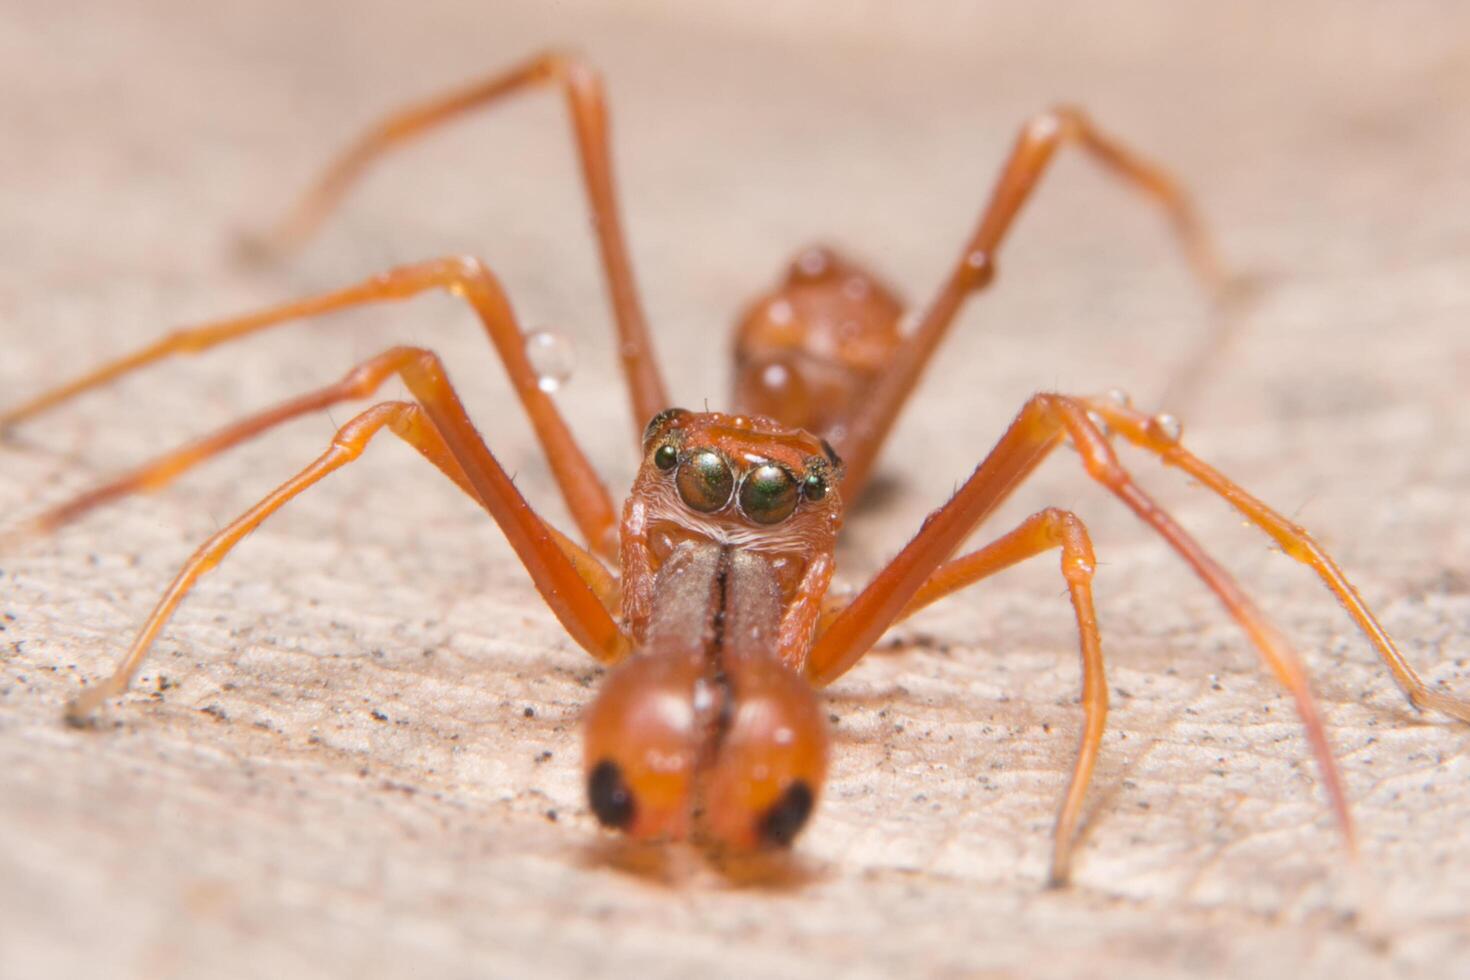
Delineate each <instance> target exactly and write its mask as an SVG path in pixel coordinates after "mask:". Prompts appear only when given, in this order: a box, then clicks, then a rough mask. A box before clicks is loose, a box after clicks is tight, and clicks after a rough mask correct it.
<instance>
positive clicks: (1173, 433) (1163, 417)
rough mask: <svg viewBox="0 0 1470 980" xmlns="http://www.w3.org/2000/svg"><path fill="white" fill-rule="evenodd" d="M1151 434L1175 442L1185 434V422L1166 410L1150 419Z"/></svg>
mask: <svg viewBox="0 0 1470 980" xmlns="http://www.w3.org/2000/svg"><path fill="white" fill-rule="evenodd" d="M1148 429H1149V434H1150V435H1153V436H1156V437H1157V438H1159V439H1162V440H1164V441H1165V442H1169V443H1174V442H1178V441H1179V439H1180V438H1181V437H1182V436H1183V435H1184V423H1183V422H1180V421H1179V420H1178V419H1177V418H1175V417H1174V416H1172V415H1169V414H1168V413H1165V412H1160V413H1159V414H1158V415H1155V416H1154V417H1153V418H1151V419H1149V420H1148Z"/></svg>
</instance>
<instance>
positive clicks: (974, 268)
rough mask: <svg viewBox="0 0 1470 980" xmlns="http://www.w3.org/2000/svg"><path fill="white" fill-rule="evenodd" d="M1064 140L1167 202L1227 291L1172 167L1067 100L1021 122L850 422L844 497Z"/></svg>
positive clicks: (1211, 285)
mask: <svg viewBox="0 0 1470 980" xmlns="http://www.w3.org/2000/svg"><path fill="white" fill-rule="evenodd" d="M1064 144H1066V145H1075V146H1078V147H1080V148H1081V149H1082V150H1084V151H1085V152H1086V153H1087V155H1088V156H1090V157H1091V158H1092V159H1093V160H1095V161H1096V162H1097V163H1099V164H1100V165H1101V166H1102V167H1103V168H1104V169H1105V170H1107V171H1108V172H1109V173H1111V174H1113V175H1114V176H1116V177H1118V178H1119V179H1121V180H1123V181H1124V182H1126V183H1128V184H1130V185H1132V186H1133V187H1134V188H1135V189H1137V190H1138V191H1139V192H1140V193H1142V194H1143V195H1144V196H1145V197H1147V198H1149V199H1150V200H1152V201H1153V202H1154V203H1156V204H1157V205H1158V206H1159V207H1161V208H1162V209H1163V210H1164V212H1165V214H1166V215H1167V217H1168V219H1169V222H1170V224H1171V225H1172V226H1173V229H1174V233H1175V236H1176V238H1177V239H1178V241H1179V247H1180V248H1181V249H1182V250H1183V252H1184V253H1185V256H1186V257H1187V258H1188V260H1189V263H1190V266H1191V267H1192V268H1193V269H1194V272H1195V275H1196V276H1197V277H1198V278H1199V280H1200V282H1201V283H1203V284H1204V286H1205V287H1206V288H1207V289H1208V290H1210V292H1211V293H1212V294H1214V295H1216V296H1219V295H1221V293H1222V291H1223V288H1224V286H1225V276H1224V273H1223V271H1222V266H1221V263H1220V260H1219V258H1218V257H1217V256H1216V253H1215V248H1214V245H1213V244H1212V242H1211V240H1210V237H1209V235H1208V234H1206V232H1205V229H1204V225H1203V223H1202V222H1201V220H1200V218H1199V215H1198V213H1197V211H1196V209H1195V206H1194V203H1193V201H1192V200H1191V199H1190V197H1189V195H1188V194H1186V193H1185V192H1184V190H1182V189H1181V187H1180V185H1179V183H1178V182H1177V181H1176V180H1175V179H1174V178H1173V177H1172V176H1171V175H1170V174H1169V173H1168V172H1167V171H1165V170H1164V169H1163V168H1162V167H1160V166H1158V165H1157V164H1154V163H1153V162H1151V161H1149V160H1147V159H1145V158H1144V157H1142V156H1139V155H1138V154H1137V153H1135V152H1133V151H1132V150H1130V149H1129V148H1128V147H1126V146H1124V145H1123V144H1121V143H1119V142H1118V141H1117V140H1115V139H1113V138H1112V137H1111V136H1109V135H1107V134H1106V133H1104V132H1102V131H1101V130H1099V129H1098V128H1097V127H1096V126H1095V125H1094V124H1093V122H1092V120H1091V119H1090V118H1089V117H1088V116H1087V114H1086V113H1084V112H1083V111H1082V110H1080V109H1076V108H1072V107H1067V106H1062V107H1058V108H1055V109H1052V110H1051V111H1050V112H1044V113H1042V114H1040V115H1038V116H1036V117H1034V118H1032V119H1031V120H1029V121H1028V122H1027V123H1026V124H1025V125H1024V126H1022V127H1021V133H1020V135H1019V136H1018V137H1017V140H1016V145H1015V148H1014V149H1013V150H1012V151H1011V155H1010V157H1009V158H1008V159H1007V160H1006V163H1005V166H1004V167H1003V168H1002V169H1001V172H1000V176H999V177H998V178H997V180H996V182H995V185H994V188H993V190H992V191H991V195H990V200H989V202H988V203H987V204H986V206H985V210H984V211H983V212H982V213H981V217H980V223H979V225H978V226H977V227H976V228H975V231H974V233H973V234H972V235H971V236H970V238H969V240H968V241H966V242H965V245H964V248H962V249H961V250H960V256H959V260H958V262H956V263H955V266H954V268H953V269H952V270H951V271H950V273H949V277H948V278H947V279H946V280H945V282H944V285H943V286H941V287H940V290H939V293H938V295H936V296H935V297H934V299H933V300H932V301H931V302H930V304H929V306H928V307H927V308H925V309H924V310H923V312H922V315H921V317H920V319H919V321H918V323H917V325H916V326H915V327H914V329H913V332H912V333H911V334H910V335H909V338H908V340H907V341H906V342H905V343H904V345H903V346H902V347H900V348H899V349H898V351H897V352H896V353H895V354H894V357H893V361H892V364H891V365H890V366H889V367H888V369H887V370H886V371H885V372H884V374H883V375H882V376H881V377H880V378H879V380H878V382H877V384H876V385H875V387H874V389H873V392H872V396H871V397H870V398H868V399H867V400H866V401H865V402H864V405H863V408H862V411H861V412H860V414H858V415H857V417H856V418H854V419H853V421H852V422H851V424H850V426H849V428H848V433H849V435H848V437H847V438H846V439H844V440H843V442H842V444H841V445H839V446H838V447H837V449H838V451H839V452H840V453H841V454H842V458H843V459H844V460H845V461H846V463H847V476H846V478H845V479H844V483H843V494H844V496H845V497H846V499H849V500H855V499H857V497H856V493H855V491H858V490H860V489H861V488H862V486H863V484H864V483H865V482H866V481H867V478H868V475H869V473H870V471H871V468H872V466H873V463H874V461H875V458H876V457H877V455H878V452H879V451H880V450H881V449H882V447H883V443H884V440H885V439H886V438H887V436H888V433H889V431H890V429H891V428H892V427H893V423H894V421H895V420H896V419H897V418H898V413H899V412H900V411H902V409H903V406H904V404H905V403H906V402H907V401H908V398H909V395H911V394H912V393H913V390H914V387H915V385H917V384H918V381H919V376H920V375H921V374H922V373H923V371H924V368H925V367H926V366H927V364H928V363H929V360H930V358H932V357H933V356H934V352H935V350H937V349H938V347H939V344H940V342H941V341H943V339H944V337H945V334H947V333H948V332H949V328H950V325H951V324H952V323H953V322H954V319H955V316H956V315H957V314H958V313H959V310H960V307H961V306H962V305H963V304H964V301H965V299H966V298H967V297H968V296H970V295H971V294H972V293H976V292H979V291H980V290H982V289H984V288H985V287H986V286H988V285H989V284H990V282H991V280H992V279H993V278H994V277H995V268H996V257H997V255H998V254H999V252H1000V248H1001V246H1002V245H1003V244H1004V242H1005V238H1006V235H1007V233H1008V232H1009V231H1010V228H1011V224H1012V222H1013V221H1014V220H1015V217H1016V215H1017V214H1018V213H1019V212H1020V210H1021V208H1022V207H1023V206H1024V205H1025V204H1026V202H1027V201H1028V200H1029V199H1030V198H1031V195H1032V193H1033V192H1034V191H1035V189H1036V185H1037V182H1038V181H1040V179H1041V176H1042V174H1043V173H1045V172H1046V169H1047V167H1048V165H1049V164H1050V163H1051V161H1052V159H1053V157H1054V156H1055V154H1056V151H1057V150H1058V149H1059V148H1060V147H1061V146H1063V145H1064Z"/></svg>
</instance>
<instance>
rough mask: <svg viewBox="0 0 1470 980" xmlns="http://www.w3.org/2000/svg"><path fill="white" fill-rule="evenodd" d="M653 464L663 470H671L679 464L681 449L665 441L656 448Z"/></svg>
mask: <svg viewBox="0 0 1470 980" xmlns="http://www.w3.org/2000/svg"><path fill="white" fill-rule="evenodd" d="M653 465H654V466H657V467H658V468H659V469H661V470H671V469H673V468H674V467H675V466H678V465H679V450H677V449H675V448H674V447H673V445H671V444H670V443H667V442H666V443H664V444H663V445H662V446H659V447H658V449H656V450H654V453H653Z"/></svg>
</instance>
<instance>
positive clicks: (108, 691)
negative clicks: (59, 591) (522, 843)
mask: <svg viewBox="0 0 1470 980" xmlns="http://www.w3.org/2000/svg"><path fill="white" fill-rule="evenodd" d="M369 365H370V366H372V367H374V368H375V369H378V370H383V369H385V368H386V369H387V370H391V371H392V372H393V373H397V374H398V375H400V376H401V377H402V378H403V380H404V383H405V384H406V385H407V386H408V389H409V391H410V392H411V393H412V394H413V396H414V398H415V399H416V401H415V403H408V402H382V403H380V404H378V405H375V406H373V407H372V408H369V409H368V410H367V411H365V412H363V413H362V414H360V415H358V416H357V417H355V418H353V419H352V420H351V421H349V422H348V423H347V424H346V425H344V426H342V427H341V428H340V429H339V430H338V431H337V434H336V436H335V437H334V438H333V439H332V444H331V446H330V448H328V449H327V451H326V452H325V453H323V454H322V455H321V456H320V457H318V458H317V459H316V460H315V461H314V462H313V463H311V465H309V466H307V467H306V468H305V469H303V470H302V471H301V472H300V473H298V474H297V475H296V476H293V477H292V478H291V479H289V480H287V481H286V482H285V483H283V484H282V485H281V486H279V487H277V488H276V489H275V490H274V491H273V492H271V493H270V494H269V495H267V496H266V497H265V498H264V499H263V500H261V501H260V503H258V504H256V505H255V506H254V507H252V508H250V510H248V511H246V512H245V513H244V514H243V515H241V516H240V517H239V518H237V519H236V520H235V521H233V522H231V523H230V524H228V525H226V526H225V527H224V528H223V529H221V530H220V531H219V532H218V533H217V534H215V535H214V537H212V538H210V539H209V540H208V541H206V542H205V543H204V544H203V545H202V546H201V547H200V548H199V550H198V551H196V552H195V553H194V555H193V557H191V558H190V559H189V560H188V562H186V563H185V565H184V567H183V568H182V569H181V570H180V571H179V574H178V576H177V577H176V578H175V579H174V581H173V584H172V585H170V586H169V588H168V590H167V591H166V592H165V593H164V595H163V598H162V599H160V600H159V602H158V605H157V606H156V607H155V608H154V610H153V612H152V614H151V615H150V616H149V617H148V620H147V622H145V623H144V624H143V626H142V628H141V629H140V630H139V631H138V635H137V637H136V639H135V640H134V641H133V645H132V646H131V647H130V648H129V650H128V652H127V654H126V655H125V656H124V657H123V659H122V660H121V661H120V662H119V663H118V666H117V668H116V670H114V671H113V673H112V674H111V675H110V676H109V677H108V678H106V679H105V680H103V681H102V682H100V683H98V684H95V685H93V686H91V687H89V688H87V689H86V690H84V691H83V692H82V693H81V694H80V695H78V697H77V698H76V699H75V700H73V701H72V702H71V704H69V705H68V706H67V718H68V720H70V721H71V722H73V723H74V724H83V723H85V722H86V720H87V719H88V718H89V717H90V716H91V715H92V713H93V712H95V711H96V710H97V708H98V707H99V706H100V705H101V704H102V702H103V701H105V700H106V699H107V698H110V697H114V696H116V695H119V694H121V693H123V692H124V691H126V690H127V687H128V684H129V683H130V682H131V681H132V678H133V675H134V674H135V673H136V672H137V670H138V668H139V666H140V665H141V664H142V663H143V659H144V658H145V657H146V656H147V654H148V650H149V648H150V647H151V646H152V645H153V641H154V639H155V638H156V637H157V636H158V633H159V631H160V630H161V629H162V628H163V626H164V625H165V624H166V623H167V622H168V620H169V618H170V617H171V616H172V615H173V612H174V610H175V609H176V608H177V607H178V604H179V603H180V602H182V601H183V599H184V597H185V596H186V595H187V594H188V593H189V591H190V590H191V589H192V588H193V587H194V585H195V583H196V582H197V581H198V580H199V578H200V577H201V576H202V575H204V574H205V573H206V572H208V571H209V570H210V569H212V568H214V567H215V566H216V565H218V564H219V563H220V562H221V561H222V560H223V559H224V557H225V556H226V555H227V554H229V552H230V551H231V550H232V549H233V548H234V547H235V545H237V544H239V543H240V541H241V540H242V539H244V538H245V536H246V535H248V534H249V533H250V532H251V531H253V530H255V528H257V527H259V526H260V524H261V523H262V522H263V521H264V520H265V519H266V518H267V517H269V516H270V515H271V514H273V513H275V512H276V511H277V510H279V509H280V508H281V507H283V506H285V505H286V504H287V503H288V502H289V501H290V500H291V499H292V498H294V497H296V496H297V495H298V494H300V493H302V492H303V491H305V490H306V489H307V488H308V487H310V486H312V485H313V484H315V483H317V482H319V481H320V480H322V479H323V478H324V477H326V476H327V475H328V474H330V473H332V472H333V471H335V470H338V469H341V468H342V467H343V466H346V465H347V464H348V463H350V462H352V461H353V460H355V459H357V458H358V457H360V456H361V455H362V453H363V451H364V450H365V449H366V448H367V445H368V443H369V442H370V441H371V440H372V438H373V437H374V436H375V435H377V434H378V433H379V432H382V431H383V430H384V429H388V430H390V431H392V432H393V433H394V434H395V435H397V436H398V437H399V438H401V439H403V440H404V441H405V442H407V443H408V444H409V445H411V446H412V447H413V448H414V449H416V450H418V452H419V453H420V454H421V455H422V456H423V457H424V458H425V459H427V460H428V461H429V462H431V463H433V464H434V465H435V466H436V467H438V468H439V470H440V471H441V472H443V473H444V474H445V475H446V476H448V477H449V478H450V479H451V480H453V481H454V482H455V483H456V484H458V485H459V487H460V488H461V489H463V490H464V491H465V492H466V493H468V494H469V495H470V497H471V498H473V499H474V500H475V501H476V502H478V503H479V504H480V505H481V506H482V507H483V508H484V509H485V510H486V511H487V512H488V513H489V514H490V516H491V517H493V518H494V519H495V522H496V523H497V524H498V525H499V526H500V529H501V531H502V532H504V534H505V536H506V540H507V541H509V543H510V545H511V547H512V548H513V549H514V550H515V552H516V555H517V556H518V557H519V558H520V559H521V562H522V564H524V565H525V566H526V571H528V572H529V573H530V575H531V580H532V581H533V582H534V583H535V585H536V588H537V590H538V591H539V592H540V593H541V595H542V597H543V598H544V599H545V600H546V604H547V605H548V606H550V607H551V610H552V612H553V613H554V614H555V615H556V617H557V619H558V620H560V622H561V624H562V626H563V627H565V628H566V630H567V632H568V634H570V635H571V637H572V639H574V640H575V641H576V642H577V643H578V645H580V646H581V647H582V648H583V649H585V650H586V651H587V652H588V653H590V654H592V656H594V657H596V658H597V659H598V660H600V661H602V662H603V663H613V662H616V661H617V660H619V659H621V658H622V657H623V656H624V655H625V654H626V653H627V652H628V649H629V646H630V640H629V638H628V636H627V635H626V634H625V633H624V632H623V630H622V628H621V627H620V626H619V625H618V623H617V622H616V620H614V618H613V613H612V611H611V609H610V608H609V605H610V602H611V596H610V595H609V594H607V587H608V582H609V581H610V577H609V575H608V573H607V571H606V569H603V568H602V566H601V565H600V564H599V563H598V562H597V561H596V559H595V558H593V557H592V556H591V555H588V554H586V553H585V552H581V550H580V549H577V548H576V546H575V545H572V544H571V543H570V542H569V541H567V540H566V538H565V537H564V536H563V535H561V534H560V533H559V532H557V531H556V530H555V529H554V528H552V527H551V526H550V525H549V524H547V523H546V522H545V521H543V520H542V519H541V518H540V517H539V516H538V515H537V514H536V513H535V511H533V510H532V509H531V505H530V504H529V503H527V502H526V499H525V498H524V497H523V496H521V493H520V491H519V490H517V489H516V487H515V484H514V483H513V482H512V481H511V478H510V476H509V475H508V474H507V473H506V472H505V470H504V469H503V468H502V467H501V465H500V463H499V462H498V461H497V460H496V459H495V457H494V456H493V455H492V454H491V453H490V450H489V449H488V448H487V447H486V446H485V443H484V441H483V440H482V439H481V438H480V434H479V433H478V432H477V431H476V430H475V427H474V425H473V424H472V423H471V422H470V420H469V416H468V415H467V414H466V413H465V410H464V405H463V404H462V403H461V402H460V400H459V396H458V395H457V394H456V393H455V391H454V388H453V386H451V385H450V383H449V380H448V378H447V377H446V376H445V374H444V367H443V365H442V364H441V363H440V361H439V358H438V357H437V356H435V355H434V354H433V353H431V352H430V351H426V350H420V349H416V348H398V349H397V350H394V351H389V352H388V353H387V354H385V355H383V356H382V357H380V358H375V359H374V360H373V361H371V362H369ZM268 414H269V413H267V415H268ZM263 417H264V416H263Z"/></svg>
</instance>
